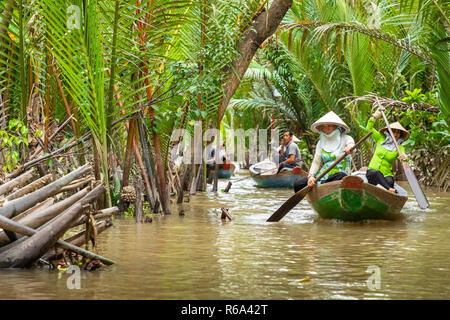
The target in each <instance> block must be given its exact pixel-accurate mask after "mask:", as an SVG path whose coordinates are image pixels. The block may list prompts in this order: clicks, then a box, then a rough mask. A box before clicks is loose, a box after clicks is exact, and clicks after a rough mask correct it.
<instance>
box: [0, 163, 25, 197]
mask: <svg viewBox="0 0 450 320" xmlns="http://www.w3.org/2000/svg"><path fill="white" fill-rule="evenodd" d="M32 178H33V169H31V170H29V171H27V172H25V173H24V174H22V175H20V176H18V177H17V178H15V179H13V180H11V181H8V182H6V183H5V184H2V185H1V186H0V196H1V195H2V194H7V193H8V192H10V191H11V190H13V189H14V188H20V187H22V186H23V185H25V184H26V183H27V182H28V181H30V180H31V179H32Z"/></svg>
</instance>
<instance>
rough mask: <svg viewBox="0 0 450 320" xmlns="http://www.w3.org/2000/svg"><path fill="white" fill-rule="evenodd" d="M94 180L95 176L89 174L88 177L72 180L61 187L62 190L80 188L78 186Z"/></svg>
mask: <svg viewBox="0 0 450 320" xmlns="http://www.w3.org/2000/svg"><path fill="white" fill-rule="evenodd" d="M93 180H95V178H94V177H93V176H89V177H87V178H83V179H79V180H77V181H74V182H72V183H71V184H68V185H67V186H65V187H62V188H61V192H65V191H70V190H75V189H78V188H80V187H82V186H84V185H85V184H86V183H89V182H91V181H93Z"/></svg>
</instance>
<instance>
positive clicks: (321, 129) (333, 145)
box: [294, 111, 355, 192]
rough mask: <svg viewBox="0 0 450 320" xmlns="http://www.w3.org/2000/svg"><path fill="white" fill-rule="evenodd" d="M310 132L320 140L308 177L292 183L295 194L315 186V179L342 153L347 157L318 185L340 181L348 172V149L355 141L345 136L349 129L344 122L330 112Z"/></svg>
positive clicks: (349, 157) (315, 123) (349, 161)
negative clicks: (314, 133) (318, 136)
mask: <svg viewBox="0 0 450 320" xmlns="http://www.w3.org/2000/svg"><path fill="white" fill-rule="evenodd" d="M311 130H312V131H314V132H317V133H319V134H320V140H319V142H318V143H317V145H316V152H315V154H314V159H313V162H312V164H311V168H310V170H309V174H308V177H307V178H306V177H301V178H299V179H298V180H297V181H295V182H294V191H295V192H297V191H299V190H301V189H303V188H304V187H306V186H307V185H308V186H313V185H315V184H316V178H315V177H317V176H319V175H320V174H321V173H322V172H324V171H325V170H327V169H328V168H329V167H330V165H331V164H332V163H333V162H334V161H335V160H336V159H337V158H338V157H339V156H340V155H341V154H342V153H345V154H347V155H348V156H347V157H346V158H345V159H344V160H342V161H341V162H340V163H339V164H338V165H337V166H336V167H334V168H333V169H332V170H331V171H330V172H328V173H327V174H326V175H325V176H324V177H323V179H322V181H321V182H319V183H327V182H331V181H337V180H341V179H342V178H344V177H345V176H346V175H348V174H349V172H350V164H351V156H350V155H349V154H350V149H351V148H352V147H353V146H354V145H355V141H354V140H353V138H352V137H350V136H349V135H347V133H348V132H349V131H350V128H349V127H348V126H347V125H346V124H345V123H344V121H343V120H342V119H341V118H339V116H338V115H337V114H335V113H334V112H333V111H330V112H328V113H327V114H326V115H324V116H323V117H322V118H320V119H319V120H317V121H316V122H314V123H313V124H312V126H311ZM322 163H323V166H322V168H321V170H320V172H318V171H319V168H320V165H321V164H322Z"/></svg>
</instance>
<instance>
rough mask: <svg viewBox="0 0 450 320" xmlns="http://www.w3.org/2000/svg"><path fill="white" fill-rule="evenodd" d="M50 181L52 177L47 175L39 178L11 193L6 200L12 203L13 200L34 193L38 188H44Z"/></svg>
mask: <svg viewBox="0 0 450 320" xmlns="http://www.w3.org/2000/svg"><path fill="white" fill-rule="evenodd" d="M52 180H53V175H52V174H47V175H45V176H43V177H42V178H39V179H37V180H36V181H33V182H32V183H30V184H28V185H26V186H25V187H23V188H21V189H19V190H17V191H15V192H13V193H11V194H10V195H9V196H7V197H6V200H8V201H12V200H14V199H17V198H20V197H22V196H24V195H26V194H28V193H30V192H33V191H35V190H36V189H39V188H41V187H43V186H45V185H46V184H48V183H49V182H50V181H52Z"/></svg>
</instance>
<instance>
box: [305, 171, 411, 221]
mask: <svg viewBox="0 0 450 320" xmlns="http://www.w3.org/2000/svg"><path fill="white" fill-rule="evenodd" d="M394 187H395V189H397V192H398V193H392V192H390V191H388V190H386V189H384V188H380V187H377V186H374V185H372V184H369V183H366V182H364V179H363V177H361V175H350V176H346V177H344V179H342V180H340V181H333V182H329V183H324V184H320V185H317V186H315V187H314V188H312V189H311V191H310V192H309V193H308V195H307V200H308V201H309V202H310V203H311V205H312V207H313V208H314V210H315V211H317V213H318V214H319V216H320V217H321V218H324V219H337V220H342V221H363V220H370V219H383V220H398V219H401V218H403V214H402V213H401V212H400V211H401V210H402V208H403V206H404V204H405V202H406V200H408V196H407V192H406V191H405V190H404V189H403V188H401V187H400V186H398V185H395V186H394Z"/></svg>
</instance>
